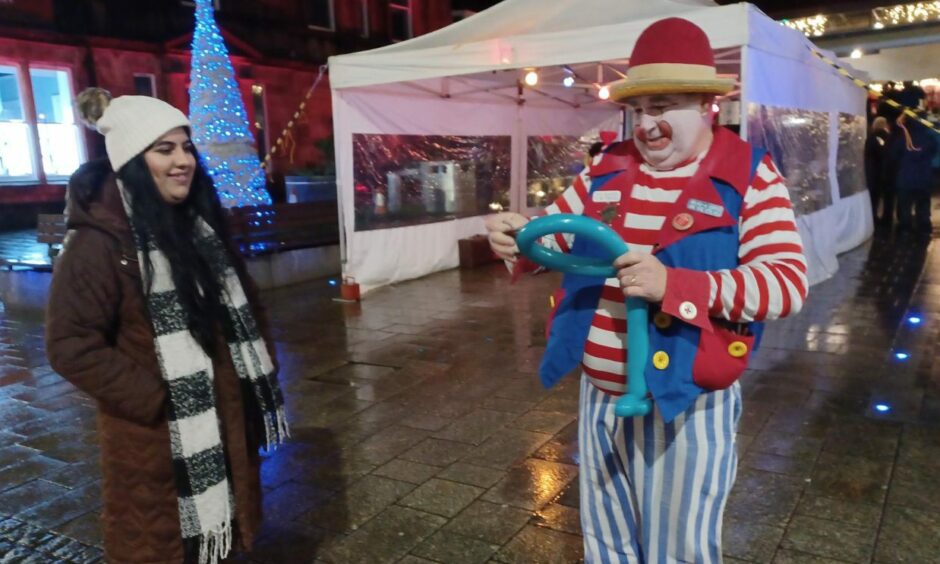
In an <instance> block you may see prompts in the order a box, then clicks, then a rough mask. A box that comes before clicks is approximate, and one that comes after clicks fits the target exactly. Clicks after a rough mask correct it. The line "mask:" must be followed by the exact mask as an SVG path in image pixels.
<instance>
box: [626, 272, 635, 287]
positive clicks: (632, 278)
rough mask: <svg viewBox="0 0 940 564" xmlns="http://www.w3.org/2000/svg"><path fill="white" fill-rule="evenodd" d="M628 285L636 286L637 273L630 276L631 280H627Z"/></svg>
mask: <svg viewBox="0 0 940 564" xmlns="http://www.w3.org/2000/svg"><path fill="white" fill-rule="evenodd" d="M627 285H628V286H636V274H634V275H633V276H631V277H630V280H629V281H627Z"/></svg>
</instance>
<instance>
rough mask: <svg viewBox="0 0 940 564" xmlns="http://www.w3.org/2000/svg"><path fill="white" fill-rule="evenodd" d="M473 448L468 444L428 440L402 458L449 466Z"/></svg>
mask: <svg viewBox="0 0 940 564" xmlns="http://www.w3.org/2000/svg"><path fill="white" fill-rule="evenodd" d="M471 448H472V447H471V446H470V445H468V444H466V443H461V442H457V441H446V440H442V439H436V438H428V439H425V440H424V441H422V442H420V443H418V444H417V445H415V446H413V447H411V448H410V449H409V450H407V451H406V452H405V453H403V454H402V455H401V458H403V459H405V460H410V461H413V462H420V463H423V464H431V465H434V466H449V465H451V464H453V463H454V462H457V461H458V460H460V458H461V457H462V456H464V455H465V454H466V453H467V452H469V450H470V449H471Z"/></svg>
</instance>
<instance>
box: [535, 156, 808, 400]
mask: <svg viewBox="0 0 940 564" xmlns="http://www.w3.org/2000/svg"><path fill="white" fill-rule="evenodd" d="M703 156H704V154H703V155H702V156H700V157H699V159H697V160H696V161H694V162H692V163H690V164H688V165H684V166H682V167H679V168H677V169H674V170H670V171H658V170H655V169H653V168H651V167H649V166H648V165H646V164H645V163H644V164H641V165H640V168H639V172H638V174H637V176H636V179H635V181H634V185H633V187H632V189H631V191H630V194H629V196H628V201H627V206H626V209H627V210H629V211H628V212H627V214H626V215H625V217H624V228H625V230H624V231H625V236H624V240H625V241H626V242H627V244H628V245H629V246H630V248H631V250H636V251H641V252H647V253H649V252H652V250H653V244H654V243H655V241H656V238H657V234H658V232H659V231H660V229H662V227H663V225H664V224H665V222H666V214H667V213H668V212H669V210H670V207H671V205H672V204H674V203H675V202H676V200H678V199H679V197H680V195H681V194H682V190H683V189H684V187H685V186H686V184H687V183H688V181H689V179H690V178H691V177H692V175H693V174H695V172H696V170H697V169H698V166H699V163H700V162H701V158H702V157H703ZM590 183H591V178H590V177H589V176H588V174H587V170H585V171H583V172H582V173H581V174H580V175H579V176H578V177H577V178H576V179H575V182H574V183H573V185H572V186H571V187H569V188H568V189H567V190H565V192H564V193H563V194H562V196H561V197H559V198H558V200H556V201H555V203H553V204H552V205H550V206H548V207H547V208H546V210H545V214H554V213H575V214H581V213H583V212H584V207H585V202H586V201H587V199H588V198H589V197H590V196H589V194H590V186H591V184H590ZM739 226H740V228H739V243H740V247H739V249H738V259H739V266H738V267H737V268H734V269H730V270H716V271H711V272H708V277H709V280H710V286H711V288H710V294H709V300H708V310H709V315H710V316H711V317H716V318H722V319H726V320H728V321H732V322H749V321H764V320H771V319H776V318H778V317H783V316H785V315H789V314H793V313H796V312H798V311H799V310H800V308H801V307H802V306H803V301H804V300H805V298H806V293H807V287H808V284H807V279H806V260H805V258H804V256H803V245H802V242H801V239H800V235H799V233H798V232H797V228H796V221H795V218H794V215H793V208H792V205H791V203H790V197H789V193H788V192H787V188H786V186H785V185H784V183H783V178H782V177H781V176H780V174H779V173H778V172H777V169H776V167H775V166H774V164H773V162H772V160H771V159H770V156H769V155H766V156H765V157H764V159H763V160H762V161H761V163H760V165H759V166H758V168H757V171H756V174H755V176H754V179H753V180H752V182H751V185H750V186H749V187H748V189H747V191H746V192H745V195H744V204H743V206H742V210H741V217H740V220H739ZM572 237H573V236H572V235H570V234H565V235H561V234H556V235H554V236H550V237H545V238H544V239H543V241H542V243H543V244H545V245H548V246H550V247H554V248H556V249H558V250H562V251H565V252H567V251H568V250H569V249H570V248H571V243H572V239H571V238H572ZM667 291H668V289H667ZM664 301H665V300H664ZM626 325H627V324H626V306H625V299H624V296H623V292H622V291H621V289H620V284H619V282H618V281H617V279H616V278H609V279H607V281H606V283H605V286H604V288H603V290H602V292H601V299H600V302H599V303H598V306H597V311H596V312H595V314H594V319H593V321H592V324H591V329H590V331H589V333H588V339H587V343H586V344H585V349H584V357H583V359H582V366H583V369H584V372H585V374H586V375H587V376H588V378H589V379H590V380H591V382H592V383H593V384H594V385H595V386H597V387H599V388H600V389H602V390H604V391H606V392H609V393H613V394H621V393H623V392H624V390H625V387H626V360H627V351H626V330H627V327H626Z"/></svg>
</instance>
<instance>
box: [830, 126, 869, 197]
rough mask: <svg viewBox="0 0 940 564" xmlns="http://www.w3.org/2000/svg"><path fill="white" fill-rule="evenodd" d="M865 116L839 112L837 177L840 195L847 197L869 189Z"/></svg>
mask: <svg viewBox="0 0 940 564" xmlns="http://www.w3.org/2000/svg"><path fill="white" fill-rule="evenodd" d="M867 129H868V124H867V121H866V119H865V116H856V115H852V114H845V113H843V114H839V152H838V154H837V156H836V178H837V179H838V180H839V197H840V198H847V197H849V196H851V195H852V194H858V193H859V192H862V191H864V190H866V189H867V186H866V185H865V162H864V161H865V135H866V134H867Z"/></svg>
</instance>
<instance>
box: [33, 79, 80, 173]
mask: <svg viewBox="0 0 940 564" xmlns="http://www.w3.org/2000/svg"><path fill="white" fill-rule="evenodd" d="M29 79H30V82H31V83H32V86H33V102H34V103H35V105H36V125H37V129H38V130H39V150H40V152H42V168H43V171H44V172H45V173H46V177H47V178H49V179H65V178H68V176H69V175H71V174H72V173H73V172H75V169H77V168H78V165H80V164H81V162H82V161H83V160H84V157H85V155H84V151H83V150H82V142H81V138H80V135H81V133H80V130H79V126H78V124H76V123H75V113H74V112H73V111H72V86H71V84H70V83H71V81H70V80H69V73H68V72H66V71H62V70H52V69H37V68H30V69H29ZM56 177H58V178H56Z"/></svg>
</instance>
